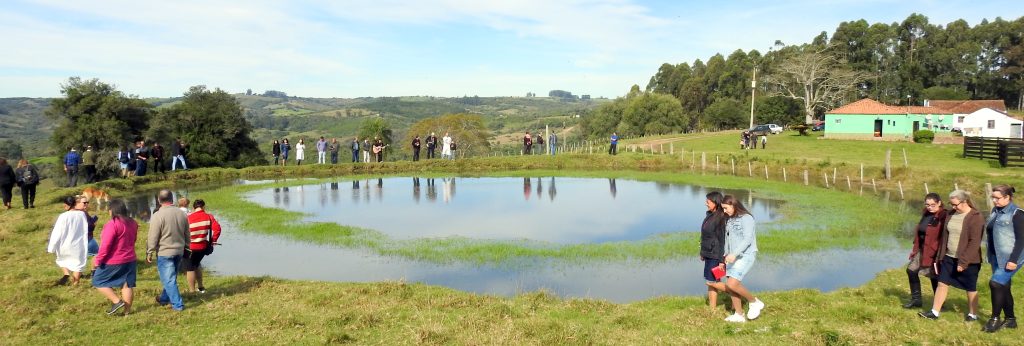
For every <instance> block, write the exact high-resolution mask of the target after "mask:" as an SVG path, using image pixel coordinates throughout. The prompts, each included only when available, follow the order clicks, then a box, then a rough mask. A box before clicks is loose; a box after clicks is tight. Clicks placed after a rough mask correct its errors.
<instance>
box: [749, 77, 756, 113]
mask: <svg viewBox="0 0 1024 346" xmlns="http://www.w3.org/2000/svg"><path fill="white" fill-rule="evenodd" d="M756 91H757V66H754V77H753V78H752V79H751V80H750V127H749V128H754V92H756Z"/></svg>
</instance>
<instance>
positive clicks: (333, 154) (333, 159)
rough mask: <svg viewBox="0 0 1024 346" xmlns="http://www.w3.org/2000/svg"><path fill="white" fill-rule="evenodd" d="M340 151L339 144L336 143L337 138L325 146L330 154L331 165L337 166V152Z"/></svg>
mask: <svg viewBox="0 0 1024 346" xmlns="http://www.w3.org/2000/svg"><path fill="white" fill-rule="evenodd" d="M340 150H341V143H338V139H337V138H332V139H331V144H329V145H328V146H327V151H328V152H330V153H331V164H332V165H336V164H338V151H340Z"/></svg>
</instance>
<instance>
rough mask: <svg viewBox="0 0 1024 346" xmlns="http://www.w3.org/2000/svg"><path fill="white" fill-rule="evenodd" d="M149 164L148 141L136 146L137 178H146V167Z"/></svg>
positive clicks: (140, 142)
mask: <svg viewBox="0 0 1024 346" xmlns="http://www.w3.org/2000/svg"><path fill="white" fill-rule="evenodd" d="M148 164H149V148H146V141H139V142H138V143H137V144H135V176H136V177H143V176H146V165H148Z"/></svg>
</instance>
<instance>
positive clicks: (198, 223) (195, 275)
mask: <svg viewBox="0 0 1024 346" xmlns="http://www.w3.org/2000/svg"><path fill="white" fill-rule="evenodd" d="M205 208H206V202H205V201H203V200H201V199H197V200H196V201H195V202H193V203H192V210H193V211H192V214H189V215H188V228H189V238H190V242H189V249H190V250H192V251H190V252H189V253H187V254H186V257H188V258H186V259H185V260H184V261H182V262H184V267H185V279H186V280H188V287H189V292H196V291H197V290H198V292H199V293H206V288H205V287H203V268H202V267H201V266H200V263H201V262H202V261H203V257H206V256H208V255H210V254H212V253H213V244H215V243H217V239H220V223H218V222H217V219H215V218H213V215H210V214H208V213H206V209H205ZM197 286H198V287H197ZM197 288H198V289H197Z"/></svg>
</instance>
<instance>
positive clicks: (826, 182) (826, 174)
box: [821, 172, 828, 189]
mask: <svg viewBox="0 0 1024 346" xmlns="http://www.w3.org/2000/svg"><path fill="white" fill-rule="evenodd" d="M821 175H822V176H824V177H825V188H826V189H827V188H828V173H825V172H821Z"/></svg>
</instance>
